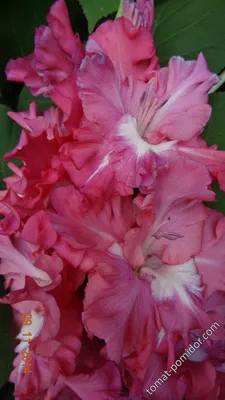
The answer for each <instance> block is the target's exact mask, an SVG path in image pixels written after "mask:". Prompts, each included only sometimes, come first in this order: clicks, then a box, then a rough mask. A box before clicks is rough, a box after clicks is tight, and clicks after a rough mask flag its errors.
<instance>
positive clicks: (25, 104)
mask: <svg viewBox="0 0 225 400" xmlns="http://www.w3.org/2000/svg"><path fill="white" fill-rule="evenodd" d="M32 101H35V102H36V103H37V105H38V111H39V112H41V111H44V110H47V109H48V108H49V107H51V106H54V103H53V102H52V101H51V99H49V98H48V97H43V96H37V97H34V96H32V94H31V92H30V90H29V89H28V88H27V87H26V86H24V88H23V89H22V91H21V93H20V96H19V103H18V107H17V111H26V110H28V109H29V106H30V103H31V102H32Z"/></svg>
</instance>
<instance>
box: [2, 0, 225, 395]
mask: <svg viewBox="0 0 225 400" xmlns="http://www.w3.org/2000/svg"><path fill="white" fill-rule="evenodd" d="M122 9H123V10H122V16H121V17H119V18H117V19H115V20H114V21H111V20H110V21H106V22H104V23H103V24H101V25H100V26H99V27H98V28H97V29H96V30H95V31H94V32H93V33H92V34H91V35H90V37H89V39H88V41H87V43H86V46H85V49H83V47H82V44H81V42H80V39H79V36H78V34H74V33H73V32H72V28H71V24H70V20H69V15H68V11H67V8H66V4H65V2H64V0H56V1H55V2H54V3H53V5H52V6H51V9H50V13H49V15H48V16H47V21H48V26H41V27H39V28H38V29H37V30H36V33H35V46H34V52H33V53H32V54H30V55H28V56H27V57H25V58H23V59H17V60H10V61H9V63H8V65H7V68H6V74H7V77H8V79H10V80H14V81H19V82H24V83H25V85H26V86H27V87H28V88H29V89H30V90H31V93H32V94H33V95H34V96H38V95H44V96H45V97H50V98H51V100H52V101H53V103H55V104H54V106H52V107H50V108H49V109H48V110H46V111H44V112H39V111H38V107H37V105H36V103H35V102H32V103H31V104H30V107H29V110H27V111H22V112H14V111H11V112H9V113H8V114H9V116H10V117H11V118H12V119H13V120H14V121H15V122H16V123H17V124H19V125H20V126H21V129H22V131H21V135H20V139H19V142H18V144H17V145H16V146H15V148H14V149H12V150H10V151H9V152H8V153H7V154H6V155H5V156H4V159H5V160H7V161H8V160H11V159H14V158H18V159H20V161H21V162H22V166H18V165H16V164H14V163H13V162H9V168H10V169H11V170H12V172H13V175H12V176H8V177H6V178H4V182H5V184H6V188H5V189H4V190H2V191H1V192H0V217H1V218H0V274H1V275H3V277H4V286H5V289H7V290H8V291H9V293H8V294H7V295H5V296H4V297H3V298H2V299H0V303H1V304H10V305H11V307H12V311H13V318H14V325H15V326H14V331H15V337H16V339H15V353H16V356H15V359H14V362H13V369H12V372H11V374H10V378H9V380H10V381H11V382H12V383H14V385H15V389H14V397H15V399H16V400H28V399H29V400H37V399H38V400H65V399H66V400H89V399H93V400H113V399H119V400H126V399H127V400H148V399H149V396H150V395H151V396H152V399H153V400H183V399H184V398H185V399H186V400H224V398H225V367H224V365H225V351H224V349H225V341H224V327H225V278H224V276H225V264H224V260H225V233H224V232H225V219H224V216H223V215H221V214H220V213H219V212H217V211H213V210H211V209H210V208H208V207H207V206H206V205H205V204H204V202H206V201H207V202H213V201H215V199H216V196H215V193H214V192H213V190H212V188H211V184H212V182H213V181H215V180H217V181H218V183H219V184H220V187H221V189H222V190H225V179H224V176H225V175H224V171H225V152H224V151H221V150H217V145H216V144H215V145H213V146H211V147H208V145H207V143H206V142H205V141H204V140H203V139H202V138H201V136H200V135H201V134H202V132H203V130H204V127H205V125H206V124H207V122H208V120H209V118H210V115H211V107H210V105H209V104H208V92H209V90H210V88H211V87H212V86H213V85H214V84H216V83H217V82H218V79H219V78H218V77H217V75H216V74H214V73H212V72H210V71H209V70H208V67H207V64H206V60H205V58H204V56H203V54H201V53H200V54H199V56H198V58H197V60H193V61H185V60H184V59H183V58H181V57H180V56H175V57H172V58H171V60H170V61H169V63H168V66H166V67H163V68H160V64H159V60H158V57H157V53H156V49H155V45H154V38H153V35H152V32H153V25H154V3H153V0H137V1H136V2H131V3H130V2H129V1H128V0H124V3H123V7H122ZM24 314H28V315H30V321H31V322H30V323H29V324H26V323H24ZM215 322H217V324H218V325H219V326H218V329H217V330H216V331H215V332H213V335H211V336H210V337H208V340H205V341H204V343H202V345H201V347H199V348H198V349H196V351H195V353H193V354H191V355H190V357H189V358H188V360H185V362H184V363H182V365H180V366H179V368H177V371H176V373H174V374H172V375H171V376H169V377H168V379H165V380H164V381H163V384H162V385H160V387H156V386H154V385H156V382H157V380H158V379H159V378H160V377H161V376H162V375H163V374H164V373H165V371H166V370H167V371H169V370H170V368H171V366H172V364H174V363H175V362H176V360H178V359H179V357H181V355H182V354H183V353H184V352H185V350H186V349H187V347H188V346H189V345H190V344H192V343H194V341H196V340H198V339H199V338H201V337H202V335H203V334H204V332H206V331H208V332H209V329H212V326H213V324H214V323H215ZM28 332H29V335H30V336H32V340H31V341H30V342H29V343H28V342H26V341H24V336H25V335H26V334H28ZM28 349H29V350H30V351H31V353H32V361H30V362H29V364H30V365H29V368H30V372H29V371H28V372H29V373H25V372H24V370H23V368H24V367H23V363H24V351H26V350H28ZM155 387H156V389H155V390H154V388H155ZM151 388H153V392H152V393H149V392H150V390H152V389H151Z"/></svg>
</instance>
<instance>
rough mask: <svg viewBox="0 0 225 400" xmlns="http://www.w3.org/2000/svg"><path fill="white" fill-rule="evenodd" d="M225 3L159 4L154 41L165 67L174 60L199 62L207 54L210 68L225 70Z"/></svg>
mask: <svg viewBox="0 0 225 400" xmlns="http://www.w3.org/2000/svg"><path fill="white" fill-rule="evenodd" d="M224 20H225V1H224V0H214V1H212V0H158V1H156V12H155V28H154V38H155V43H156V49H157V54H158V56H159V60H160V63H161V65H166V64H167V63H168V60H169V59H170V58H171V57H172V56H176V55H179V56H182V57H184V58H185V59H195V58H196V57H197V54H198V53H199V52H203V54H204V55H205V57H206V59H207V62H208V64H209V68H210V69H211V70H212V71H215V72H219V71H221V70H222V69H223V68H224V66H225V23H224Z"/></svg>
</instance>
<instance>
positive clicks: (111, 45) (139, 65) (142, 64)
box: [86, 17, 158, 81]
mask: <svg viewBox="0 0 225 400" xmlns="http://www.w3.org/2000/svg"><path fill="white" fill-rule="evenodd" d="M134 48H135V49H136V51H135V52H134V51H133V49H134ZM86 50H87V52H88V53H101V54H105V55H106V56H108V57H109V59H110V60H111V62H112V63H113V66H114V68H115V70H116V71H117V74H118V76H119V77H120V79H121V80H122V81H123V80H124V79H125V78H126V77H128V76H129V75H132V76H134V77H137V78H139V79H144V72H145V71H146V69H147V68H148V66H149V65H151V63H152V65H153V66H154V67H155V69H156V66H157V61H158V59H157V57H156V56H155V47H154V43H153V38H152V36H151V34H150V33H149V32H148V30H147V29H146V28H143V27H142V26H140V27H138V26H137V27H136V26H134V25H133V23H132V22H131V21H129V20H128V19H127V18H124V17H122V18H117V19H115V21H107V22H105V23H104V24H102V25H100V26H99V27H98V28H97V30H96V31H95V32H94V33H93V34H92V35H91V36H90V38H89V40H88V42H87V44H86ZM152 69H153V68H152Z"/></svg>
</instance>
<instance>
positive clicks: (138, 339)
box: [83, 258, 154, 362]
mask: <svg viewBox="0 0 225 400" xmlns="http://www.w3.org/2000/svg"><path fill="white" fill-rule="evenodd" d="M140 310H142V311H141V313H140ZM83 322H84V324H85V327H86V329H87V332H88V333H89V334H92V335H96V336H98V337H99V338H101V339H104V340H105V342H106V345H107V352H108V355H109V357H110V359H111V360H115V361H117V362H119V361H120V359H121V357H122V356H123V357H126V356H128V355H130V354H131V353H132V352H133V351H136V352H138V353H139V352H140V351H141V349H142V348H143V347H145V346H147V345H149V346H150V347H151V345H152V343H153V338H154V325H153V309H152V300H151V294H150V290H149V288H148V285H147V284H146V282H144V281H140V280H139V279H138V277H137V276H136V275H135V274H134V272H133V271H132V269H131V268H130V266H129V265H128V264H126V263H125V262H124V261H123V260H122V259H119V258H115V259H113V258H111V259H110V258H109V259H108V262H107V263H100V264H99V266H98V267H97V269H96V271H94V272H93V273H91V274H90V275H89V281H88V284H87V287H86V291H85V299H84V313H83ZM137 326H138V330H137Z"/></svg>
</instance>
